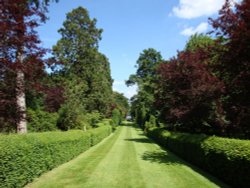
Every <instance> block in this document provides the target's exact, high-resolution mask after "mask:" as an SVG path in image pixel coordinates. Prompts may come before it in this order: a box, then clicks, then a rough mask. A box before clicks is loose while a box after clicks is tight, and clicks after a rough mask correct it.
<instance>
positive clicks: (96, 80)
mask: <svg viewBox="0 0 250 188" xmlns="http://www.w3.org/2000/svg"><path fill="white" fill-rule="evenodd" d="M59 33H60V34H61V36H62V37H61V39H60V40H59V41H58V42H57V44H56V45H55V46H54V47H53V53H54V56H55V58H56V59H57V60H58V61H62V62H63V63H64V64H63V66H62V69H61V70H60V72H61V73H62V74H63V75H64V84H65V98H66V100H65V103H66V105H67V106H69V108H70V109H71V110H72V109H76V110H78V111H81V112H82V113H86V112H87V113H91V112H94V111H98V112H100V113H102V114H104V115H107V114H106V113H107V112H108V110H109V108H110V106H111V95H112V88H111V85H112V79H111V76H110V66H109V61H108V59H107V58H106V57H105V56H104V55H103V54H101V53H100V52H98V42H99V40H100V39H101V33H102V29H98V28H96V19H90V17H89V15H88V11H87V10H86V9H84V8H83V7H78V8H76V9H74V10H72V11H71V12H69V13H68V14H67V16H66V20H65V21H64V23H63V27H62V28H61V29H60V30H59ZM96 73H98V74H96ZM72 100H73V101H72Z"/></svg>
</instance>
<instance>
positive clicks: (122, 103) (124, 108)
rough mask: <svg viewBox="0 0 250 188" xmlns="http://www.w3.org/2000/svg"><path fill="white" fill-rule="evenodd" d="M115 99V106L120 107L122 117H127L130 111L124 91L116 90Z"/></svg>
mask: <svg viewBox="0 0 250 188" xmlns="http://www.w3.org/2000/svg"><path fill="white" fill-rule="evenodd" d="M113 100H114V101H113V108H114V109H115V108H116V109H119V111H120V112H121V114H122V117H123V118H125V117H126V116H127V114H128V111H129V104H128V99H127V98H126V97H125V96H124V95H123V94H122V93H118V92H116V91H114V92H113Z"/></svg>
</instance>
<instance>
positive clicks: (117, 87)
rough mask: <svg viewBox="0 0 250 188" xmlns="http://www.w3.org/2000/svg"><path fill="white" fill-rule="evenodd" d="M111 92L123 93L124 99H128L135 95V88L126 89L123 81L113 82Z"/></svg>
mask: <svg viewBox="0 0 250 188" xmlns="http://www.w3.org/2000/svg"><path fill="white" fill-rule="evenodd" d="M113 90H114V91H117V92H119V93H123V94H124V96H125V97H127V98H128V99H130V98H131V97H132V96H133V95H135V94H137V86H130V87H127V86H126V84H125V81H121V80H115V81H114V83H113Z"/></svg>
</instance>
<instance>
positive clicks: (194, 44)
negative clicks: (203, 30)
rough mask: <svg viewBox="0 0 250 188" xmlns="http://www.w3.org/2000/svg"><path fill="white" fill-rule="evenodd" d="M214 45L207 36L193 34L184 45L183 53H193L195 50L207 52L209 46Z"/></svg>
mask: <svg viewBox="0 0 250 188" xmlns="http://www.w3.org/2000/svg"><path fill="white" fill-rule="evenodd" d="M213 45H215V41H214V40H213V39H212V38H211V37H210V36H208V35H204V34H194V35H192V36H191V37H190V38H189V40H188V42H187V43H186V45H185V49H184V51H191V52H195V51H196V50H200V49H203V50H209V49H210V48H211V46H213Z"/></svg>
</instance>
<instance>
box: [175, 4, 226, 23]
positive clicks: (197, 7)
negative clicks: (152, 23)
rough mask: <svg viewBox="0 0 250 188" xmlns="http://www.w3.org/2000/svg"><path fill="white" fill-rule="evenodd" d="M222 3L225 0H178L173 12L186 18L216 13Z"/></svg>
mask: <svg viewBox="0 0 250 188" xmlns="http://www.w3.org/2000/svg"><path fill="white" fill-rule="evenodd" d="M224 3H225V0H179V5H178V6H177V7H174V8H173V14H174V15H176V16H177V17H180V18H186V19H191V18H197V17H200V16H210V15H213V14H215V13H217V12H218V10H219V9H221V7H222V6H223V4H224Z"/></svg>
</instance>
